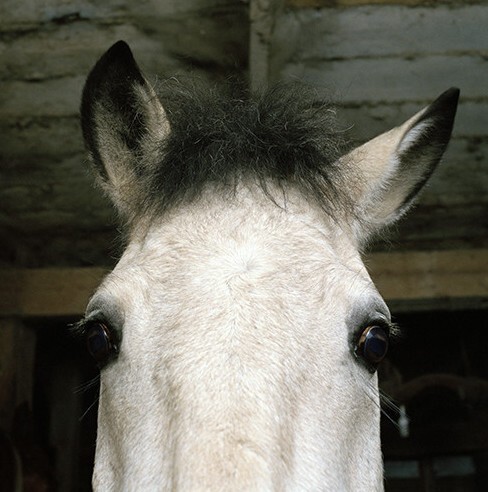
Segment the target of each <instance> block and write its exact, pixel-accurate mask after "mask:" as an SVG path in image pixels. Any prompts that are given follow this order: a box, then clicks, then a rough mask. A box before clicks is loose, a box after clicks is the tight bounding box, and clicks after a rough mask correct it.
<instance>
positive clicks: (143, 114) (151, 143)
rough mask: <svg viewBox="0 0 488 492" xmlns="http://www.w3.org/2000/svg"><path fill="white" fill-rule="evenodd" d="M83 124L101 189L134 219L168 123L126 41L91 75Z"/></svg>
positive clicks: (106, 57)
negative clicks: (143, 186) (141, 190)
mask: <svg viewBox="0 0 488 492" xmlns="http://www.w3.org/2000/svg"><path fill="white" fill-rule="evenodd" d="M81 123H82V129H83V137H84V139H85V144H86V147H87V149H88V152H89V154H90V157H91V160H92V162H93V164H94V166H95V169H96V171H97V174H98V177H99V180H100V181H101V184H102V186H103V187H104V189H105V190H106V191H107V192H108V194H109V196H110V198H111V199H112V201H113V202H114V203H115V205H116V206H117V208H118V210H119V211H120V212H121V213H122V214H123V215H124V216H127V218H129V217H130V215H131V213H132V212H133V210H131V209H132V208H133V207H134V203H135V202H134V200H137V196H136V193H137V191H138V188H139V187H140V186H142V183H141V179H142V178H143V176H144V175H145V173H146V172H147V169H146V168H147V167H148V166H151V164H153V163H154V162H155V160H156V159H157V154H158V149H159V147H160V145H159V144H160V143H161V141H162V139H164V137H165V136H166V135H167V134H168V132H169V124H168V120H167V118H166V114H165V112H164V109H163V107H162V105H161V103H160V102H159V99H158V98H157V96H156V94H155V92H154V90H153V89H152V87H151V86H150V85H149V83H148V82H147V81H146V79H145V78H144V76H143V75H142V73H141V71H140V70H139V67H138V66H137V64H136V62H135V60H134V57H133V56H132V52H131V50H130V48H129V46H128V45H127V44H126V43H125V42H123V41H119V42H118V43H116V44H114V45H113V46H112V47H111V48H110V49H109V50H108V51H107V52H106V53H105V54H104V55H103V56H102V57H101V58H100V60H99V61H98V62H97V64H96V65H95V67H94V68H93V70H92V71H91V72H90V74H89V76H88V79H87V81H86V84H85V87H84V89H83V97H82V103H81Z"/></svg>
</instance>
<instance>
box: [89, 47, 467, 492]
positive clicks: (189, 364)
mask: <svg viewBox="0 0 488 492" xmlns="http://www.w3.org/2000/svg"><path fill="white" fill-rule="evenodd" d="M290 94H291V95H290ZM458 94H459V91H458V90H457V89H451V90H449V91H447V92H445V93H444V94H443V95H441V96H440V97H439V98H438V99H437V100H436V101H435V102H434V103H433V104H431V105H430V106H428V107H427V108H425V109H424V110H422V111H420V112H419V113H418V114H416V115H415V116H414V117H413V118H411V119H410V120H409V121H407V122H406V123H405V124H403V125H402V126H400V127H398V128H395V129H393V130H391V131H389V132H388V133H385V134H383V135H380V136H379V137H377V138H375V139H374V140H372V141H370V142H368V143H366V144H365V145H363V146H361V147H359V148H357V149H355V150H353V151H352V152H349V153H347V154H345V155H342V157H340V156H341V148H342V147H341V145H338V142H339V143H340V138H339V139H338V137H340V133H337V132H334V131H333V129H332V126H331V124H332V123H331V114H332V113H331V109H330V107H329V106H327V105H325V104H324V103H322V102H320V101H314V100H312V99H311V98H310V93H309V92H306V91H305V92H301V90H298V89H296V88H294V89H292V90H291V92H287V90H286V89H284V88H278V89H274V90H271V91H268V93H267V94H266V95H264V96H262V97H261V98H258V99H253V98H252V97H250V98H248V99H245V98H234V99H232V98H229V97H223V96H222V98H220V99H219V98H218V97H216V96H215V95H206V96H205V95H204V96H205V97H203V99H204V100H202V98H201V97H199V98H193V99H192V97H190V96H188V94H186V92H185V91H182V90H179V92H178V91H176V92H174V93H172V94H171V93H169V94H168V95H166V96H165V97H158V96H157V95H156V93H155V91H154V90H153V89H152V88H151V87H150V85H149V84H148V83H147V82H146V80H145V78H144V77H143V76H142V74H141V72H140V70H139V68H138V67H137V65H136V63H135V61H134V59H133V57H132V54H131V52H130V50H129V48H128V46H127V45H126V44H125V43H123V42H119V43H117V44H116V45H114V46H113V47H112V48H111V49H110V50H109V51H108V52H107V53H106V54H105V55H104V56H103V57H102V58H101V59H100V61H99V62H98V63H97V65H96V66H95V68H94V69H93V71H92V72H91V74H90V76H89V78H88V81H87V83H86V86H85V90H84V93H83V103H82V123H83V132H84V137H85V140H86V143H87V147H88V150H89V152H90V155H91V159H92V161H93V164H94V168H95V169H96V172H97V174H98V179H99V182H100V183H101V185H102V186H103V188H104V189H105V190H106V192H107V193H108V195H109V197H110V198H111V199H112V201H113V202H114V204H115V207H116V208H117V210H118V212H119V213H120V215H121V217H122V218H123V220H124V221H125V224H126V231H127V238H128V245H127V248H126V250H125V252H124V254H123V256H122V257H121V259H120V261H119V263H118V265H117V266H116V267H115V269H114V271H113V272H112V273H111V274H110V275H108V277H107V278H106V279H105V280H104V282H103V283H102V285H101V286H100V288H99V289H98V291H97V292H96V293H95V295H94V296H93V298H92V299H91V301H90V303H89V306H88V308H87V312H86V316H85V319H84V320H83V321H82V322H81V323H80V329H81V330H82V331H83V333H85V335H86V337H87V340H88V346H89V350H90V352H91V353H92V355H93V356H94V357H95V359H96V360H97V361H98V363H99V365H100V367H101V389H100V403H99V414H98V436H97V447H96V460H95V471H94V478H93V485H94V488H95V489H97V490H104V491H105V490H114V491H115V490H116V491H119V490H138V491H142V490H150V491H154V490H222V491H224V490H225V491H232V490H260V491H262V490H313V491H317V490H329V491H334V492H336V491H361V490H364V491H371V490H375V491H376V490H382V489H383V484H382V458H381V451H380V430H379V427H380V426H379V423H380V401H379V395H378V387H377V376H376V368H377V366H378V364H379V362H380V361H381V359H382V358H383V357H384V355H385V353H386V350H387V347H388V336H389V331H390V314H389V311H388V308H387V307H386V305H385V303H384V301H383V300H382V298H381V296H380V295H379V293H378V292H377V290H376V289H375V287H374V285H373V283H372V281H371V279H370V277H369V275H368V273H367V271H366V269H365V267H364V265H363V263H362V261H361V257H360V251H361V248H362V247H363V246H364V245H365V244H366V243H367V242H368V241H369V240H370V238H371V237H372V236H373V235H375V234H377V233H378V231H380V230H382V229H383V228H384V227H385V226H386V225H389V224H391V223H393V222H394V221H395V220H396V219H397V218H398V217H400V216H401V215H402V214H403V213H404V212H405V211H406V210H407V209H408V208H409V206H410V204H411V202H412V200H413V198H414V197H415V195H416V194H417V192H418V191H419V189H420V188H421V187H422V185H423V184H424V183H425V181H426V180H427V179H428V177H429V176H430V174H431V173H432V171H433V169H434V168H435V166H436V164H437V163H438V162H439V160H440V158H441V156H442V154H443V152H444V150H445V148H446V145H447V143H448V140H449V138H450V135H451V130H452V125H453V120H454V115H455V111H456V106H457V100H458ZM187 96H188V97H187ZM189 101H190V102H189ZM191 101H193V103H194V105H193V106H191Z"/></svg>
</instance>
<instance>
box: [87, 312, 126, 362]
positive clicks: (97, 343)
mask: <svg viewBox="0 0 488 492" xmlns="http://www.w3.org/2000/svg"><path fill="white" fill-rule="evenodd" d="M86 346H87V349H88V352H89V353H90V355H91V356H92V357H93V358H94V359H95V361H96V363H97V364H98V366H99V367H103V366H104V365H105V364H106V363H107V362H108V361H109V359H111V358H112V357H114V356H115V355H117V353H118V351H119V348H118V344H117V339H116V335H115V333H114V331H113V330H111V329H110V328H109V327H108V326H107V325H106V324H105V323H101V322H99V321H97V322H94V323H92V324H90V325H89V326H88V328H87V330H86Z"/></svg>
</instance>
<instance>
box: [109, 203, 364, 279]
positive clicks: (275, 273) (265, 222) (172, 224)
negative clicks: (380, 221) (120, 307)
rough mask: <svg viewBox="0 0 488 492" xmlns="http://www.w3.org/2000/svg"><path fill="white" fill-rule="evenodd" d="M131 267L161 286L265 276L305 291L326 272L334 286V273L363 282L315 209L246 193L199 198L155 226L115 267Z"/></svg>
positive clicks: (353, 259)
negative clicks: (237, 197) (199, 201)
mask: <svg viewBox="0 0 488 492" xmlns="http://www.w3.org/2000/svg"><path fill="white" fill-rule="evenodd" d="M250 200H252V201H251V202H250ZM137 267H140V269H141V271H142V274H143V275H147V277H148V278H151V279H153V280H154V274H155V272H157V275H158V280H159V282H158V283H159V284H160V285H163V284H165V285H163V287H164V288H165V287H167V284H168V283H170V284H172V285H173V286H175V287H176V288H177V287H178V285H179V284H183V283H185V282H186V283H187V284H188V279H189V278H191V279H192V282H191V283H192V285H194V284H195V282H196V281H197V280H196V279H197V278H201V279H202V281H206V282H209V283H210V284H212V283H215V284H217V283H218V281H219V280H220V281H222V280H223V279H229V278H232V277H233V276H235V275H245V276H246V278H248V279H249V281H250V282H251V281H252V282H254V283H255V284H257V283H259V282H260V281H261V280H262V279H264V278H267V277H271V276H272V277H274V278H275V280H276V282H278V281H280V280H281V281H282V282H286V281H287V276H292V277H293V280H294V281H295V283H296V284H299V283H302V284H303V285H304V286H307V285H308V284H311V283H313V284H314V285H318V284H317V283H316V282H315V283H314V280H318V279H319V278H321V277H323V276H327V275H329V276H330V275H333V277H334V278H333V280H334V281H335V284H337V285H338V286H340V285H341V284H342V282H337V277H338V275H340V272H342V277H345V276H347V275H351V276H353V277H357V278H366V277H367V274H366V273H365V269H364V266H363V264H362V262H361V260H360V256H359V254H358V252H357V250H356V248H355V246H354V244H353V243H352V242H351V241H350V239H349V237H348V236H347V234H346V233H345V232H344V230H343V229H342V228H341V227H340V226H339V225H338V223H337V222H335V221H334V220H333V219H331V218H329V217H328V216H325V215H324V214H323V212H322V211H320V210H314V209H313V207H310V206H309V205H307V204H303V203H298V202H293V203H291V202H288V203H286V206H279V204H278V205H277V204H275V203H272V202H271V201H270V200H269V199H268V198H267V197H262V199H259V197H258V199H257V200H256V197H254V196H247V195H245V196H244V198H242V199H241V200H234V201H225V200H218V199H216V200H208V201H203V202H202V204H201V206H188V207H183V208H181V209H180V210H177V211H175V212H173V213H171V214H168V215H167V216H164V217H161V218H160V220H157V221H154V222H153V223H152V225H151V226H150V227H149V228H148V229H146V230H144V231H143V233H141V234H140V235H139V236H136V237H135V238H134V240H133V242H132V244H129V247H128V249H127V251H126V254H125V255H124V257H123V258H122V261H121V264H120V265H119V267H118V269H119V272H120V271H123V270H124V268H128V269H129V270H131V271H133V270H134V268H137ZM117 274H118V273H117ZM153 280H152V281H153ZM268 285H271V283H268ZM154 287H155V288H156V286H154ZM322 287H323V286H322Z"/></svg>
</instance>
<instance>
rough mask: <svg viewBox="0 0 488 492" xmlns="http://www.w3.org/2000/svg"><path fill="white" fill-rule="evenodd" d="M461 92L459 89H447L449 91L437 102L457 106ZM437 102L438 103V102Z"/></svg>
mask: <svg viewBox="0 0 488 492" xmlns="http://www.w3.org/2000/svg"><path fill="white" fill-rule="evenodd" d="M460 93H461V90H460V89H458V88H457V87H451V88H450V89H447V91H445V92H443V93H442V94H441V95H440V96H439V97H438V98H437V101H439V102H441V101H442V102H443V103H447V104H449V105H453V106H456V105H457V103H458V101H459V94H460ZM437 101H436V102H437Z"/></svg>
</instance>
